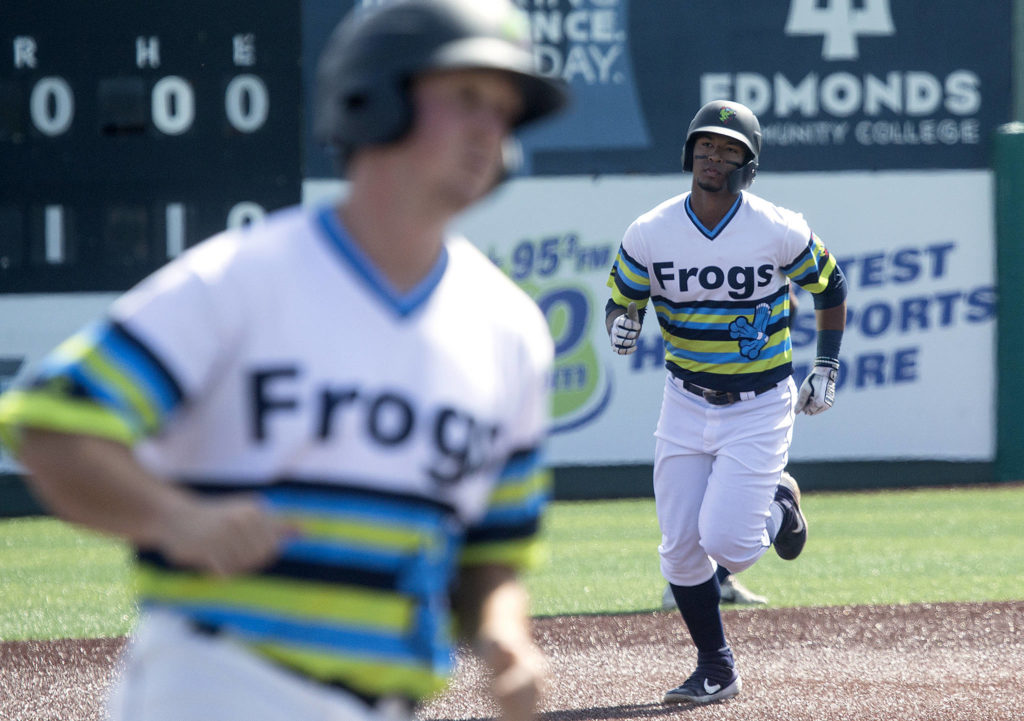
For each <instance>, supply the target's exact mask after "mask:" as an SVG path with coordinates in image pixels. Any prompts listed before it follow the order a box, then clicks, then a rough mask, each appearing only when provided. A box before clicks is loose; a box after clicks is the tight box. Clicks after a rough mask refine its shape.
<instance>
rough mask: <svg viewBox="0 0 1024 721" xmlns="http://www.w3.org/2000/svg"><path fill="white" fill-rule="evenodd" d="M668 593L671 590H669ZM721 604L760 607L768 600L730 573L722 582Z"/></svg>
mask: <svg viewBox="0 0 1024 721" xmlns="http://www.w3.org/2000/svg"><path fill="white" fill-rule="evenodd" d="M669 590H670V591H671V590H672V589H669ZM722 603H735V604H737V605H739V606H762V605H764V604H766V603H768V599H767V598H765V597H764V596H759V595H757V594H756V593H754V592H753V591H751V590H750V589H749V588H747V587H746V586H744V585H743V584H742V583H740V582H739V581H737V580H736V576H734V575H732V574H731V573H730V574H729V575H728V576H726V577H725V579H724V580H723V581H722Z"/></svg>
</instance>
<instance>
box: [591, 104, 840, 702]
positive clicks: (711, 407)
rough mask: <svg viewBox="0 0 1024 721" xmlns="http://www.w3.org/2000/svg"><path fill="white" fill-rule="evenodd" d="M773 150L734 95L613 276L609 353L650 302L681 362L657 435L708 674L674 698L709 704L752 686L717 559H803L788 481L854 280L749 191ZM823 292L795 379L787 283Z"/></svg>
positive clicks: (699, 117) (630, 233) (668, 524)
mask: <svg viewBox="0 0 1024 721" xmlns="http://www.w3.org/2000/svg"><path fill="white" fill-rule="evenodd" d="M760 152H761V128H760V124H759V123H758V120H757V118H756V117H755V116H754V114H753V113H752V112H751V111H750V109H749V108H747V107H745V106H744V105H741V104H739V103H735V102H729V101H724V100H719V101H713V102H710V103H708V104H706V105H704V107H702V108H701V109H700V110H699V111H697V114H696V115H695V116H694V118H693V121H692V122H691V123H690V126H689V129H688V131H687V135H686V143H685V146H684V149H683V157H682V160H683V170H684V171H692V173H693V178H692V183H691V188H690V192H688V193H683V194H682V195H679V196H676V197H674V198H670V199H669V200H667V201H665V202H663V203H661V204H660V205H658V206H657V207H655V208H653V209H652V210H650V211H648V212H646V213H644V214H643V215H641V216H640V217H639V218H637V219H636V220H635V221H634V222H633V223H632V224H631V225H630V226H629V228H628V229H627V230H626V233H625V235H624V237H623V239H622V244H621V246H620V248H619V253H618V256H617V257H616V260H615V263H614V264H613V266H612V269H611V273H610V276H609V279H608V285H609V287H610V288H611V298H610V300H609V302H608V307H607V316H606V318H607V328H608V332H609V337H610V339H611V344H612V348H613V349H614V350H615V351H616V352H617V353H620V354H624V355H625V354H629V353H632V352H634V351H635V350H636V339H637V336H638V335H639V332H640V328H641V323H642V321H643V314H644V312H645V311H646V310H647V307H648V304H649V303H651V304H653V308H654V311H655V313H656V314H657V317H658V324H659V325H660V327H661V334H662V338H663V339H664V347H665V366H666V368H667V369H668V373H667V374H666V379H665V389H664V395H663V400H662V406H661V415H660V418H659V420H658V425H657V429H656V431H655V437H656V444H655V457H654V495H655V507H656V509H657V514H658V523H659V525H660V527H661V534H662V536H661V545H660V546H659V548H658V551H659V553H660V556H661V571H662V574H663V575H664V576H665V579H666V580H667V581H668V582H669V584H670V587H671V589H672V594H673V595H674V597H675V601H676V605H677V606H678V608H679V611H680V613H681V615H682V617H683V621H684V622H685V624H686V627H687V629H688V630H689V633H690V637H691V638H692V639H693V643H694V645H695V646H696V647H697V668H696V670H695V671H694V672H693V673H692V674H691V675H690V676H689V678H687V679H686V680H685V681H684V682H683V683H682V684H681V685H680V686H679V687H677V688H674V689H672V690H670V691H668V692H667V693H666V694H665V697H664V699H663V702H664V703H680V702H692V703H697V704H703V703H709V702H712V701H719V700H722V699H728V698H731V697H733V696H735V695H736V694H738V693H739V691H740V675H739V673H738V672H737V670H736V666H735V661H734V658H733V653H732V650H731V649H730V648H729V645H728V643H727V642H726V639H725V631H724V628H723V626H722V617H721V613H720V612H719V608H718V604H719V598H720V588H719V581H718V578H717V577H716V575H715V569H716V565H717V564H721V565H724V566H726V567H728V568H729V569H730V570H731V571H733V572H735V573H739V572H741V571H743V570H745V569H747V568H749V567H750V566H752V565H753V564H754V563H755V562H756V561H757V559H758V558H760V557H761V555H762V554H763V553H764V552H765V551H766V550H767V548H768V547H769V546H771V545H774V547H775V551H776V553H778V555H779V556H781V557H782V558H784V559H787V560H790V559H794V558H796V557H797V556H799V555H800V552H801V551H802V550H803V547H804V543H805V541H806V539H807V522H806V520H805V518H804V516H803V514H802V513H801V510H800V489H799V487H798V486H797V484H796V482H795V481H794V480H792V477H790V476H783V475H782V472H783V469H784V468H785V466H786V461H787V457H788V452H789V445H790V441H791V439H792V432H793V419H794V416H795V414H796V413H800V412H803V413H806V414H808V415H814V414H816V413H821V412H823V411H825V410H828V408H829V407H831V405H832V402H833V400H834V396H835V382H836V374H837V372H838V369H839V347H840V342H841V339H842V334H843V329H844V328H845V323H846V283H845V280H844V278H843V274H842V271H841V270H840V269H839V266H838V265H837V263H836V260H835V258H834V257H833V256H832V255H830V254H829V252H828V250H826V248H825V246H824V245H823V244H822V242H821V240H820V239H819V238H818V237H817V236H816V235H815V234H814V233H812V232H811V230H810V228H809V227H808V225H807V223H806V221H805V220H804V219H803V217H802V216H801V215H799V214H798V213H795V212H793V211H791V210H787V209H785V208H781V207H779V206H776V205H773V204H772V203H770V202H768V201H766V200H764V199H762V198H759V197H758V196H756V195H753V194H752V193H750V192H748V191H747V190H746V189H747V188H748V187H749V186H750V184H751V183H752V182H753V180H754V176H755V174H756V172H757V167H758V159H759V156H760ZM790 282H795V283H797V284H799V285H800V286H801V287H803V288H804V289H806V290H808V291H810V292H811V293H812V294H813V297H814V307H815V315H816V322H817V328H818V335H817V346H818V347H817V357H816V358H815V361H814V367H813V368H812V370H811V373H810V374H809V375H808V377H807V379H806V380H804V382H803V384H802V385H801V387H800V390H799V392H797V389H796V386H795V384H794V382H793V379H792V363H791V358H792V345H791V341H790V334H789V323H788V322H787V315H788V313H789V283H790Z"/></svg>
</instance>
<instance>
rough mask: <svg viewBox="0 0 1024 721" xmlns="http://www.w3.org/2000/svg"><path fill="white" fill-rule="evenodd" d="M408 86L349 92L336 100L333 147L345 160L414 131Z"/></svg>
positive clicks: (371, 88)
mask: <svg viewBox="0 0 1024 721" xmlns="http://www.w3.org/2000/svg"><path fill="white" fill-rule="evenodd" d="M405 85H406V84H405V83H379V84H377V85H373V86H364V87H360V88H350V89H348V90H347V91H344V92H340V93H338V94H337V96H336V98H334V102H335V103H336V105H337V107H336V108H335V116H334V118H335V120H334V121H333V122H332V123H329V124H328V127H330V130H331V143H330V144H331V145H332V146H333V147H335V148H336V149H337V150H338V153H339V155H340V156H342V158H343V159H344V160H347V159H348V157H349V156H350V155H351V154H352V151H353V150H355V149H356V148H357V147H359V146H362V145H368V144H378V143H390V142H393V141H395V140H398V139H400V138H401V137H402V136H403V135H405V133H406V132H408V130H409V129H410V128H411V127H412V122H413V107H412V100H411V98H410V96H409V92H408V89H407V88H406V87H405Z"/></svg>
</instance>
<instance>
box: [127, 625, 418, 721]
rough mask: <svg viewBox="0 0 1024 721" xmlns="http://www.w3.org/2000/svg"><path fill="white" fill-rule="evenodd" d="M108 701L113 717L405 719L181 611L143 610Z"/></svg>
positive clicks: (130, 720)
mask: <svg viewBox="0 0 1024 721" xmlns="http://www.w3.org/2000/svg"><path fill="white" fill-rule="evenodd" d="M122 666H123V668H122V673H121V677H120V679H119V680H118V681H117V682H116V683H115V686H114V688H113V690H112V692H111V694H110V698H109V699H108V704H107V713H108V718H109V719H110V720H111V721H193V720H194V721H200V720H202V721H229V720H230V721H296V720H297V719H302V721H407V720H408V719H409V714H408V713H406V712H404V711H401V712H398V711H396V712H395V713H394V714H392V713H385V712H383V711H376V710H374V709H371V708H370V707H369V706H367V705H366V704H365V703H363V702H362V701H361V700H359V699H358V698H356V697H354V696H352V695H350V694H348V693H346V692H344V691H342V690H340V689H336V688H332V687H329V686H325V685H322V684H319V683H316V682H315V681H309V680H306V679H304V678H302V677H300V676H297V675H293V674H291V673H288V672H287V671H285V670H283V669H281V668H278V667H277V666H275V665H274V664H272V663H270V662H269V661H266V660H264V659H262V658H260V657H259V656H257V655H255V654H253V653H251V652H250V651H249V650H247V649H246V648H244V647H243V646H241V645H240V644H238V643H236V642H234V641H232V640H231V639H230V638H229V637H227V636H222V635H216V636H210V635H204V634H201V633H198V632H196V631H195V630H193V629H192V628H191V626H190V625H189V624H188V622H187V621H185V620H184V619H183V618H181V617H180V616H178V615H177V614H173V613H169V612H166V611H156V612H151V613H145V614H143V617H142V619H141V621H140V624H139V628H138V629H137V631H136V633H135V634H134V636H133V638H132V640H131V641H130V643H129V646H128V648H127V650H126V654H125V657H124V658H123V659H122Z"/></svg>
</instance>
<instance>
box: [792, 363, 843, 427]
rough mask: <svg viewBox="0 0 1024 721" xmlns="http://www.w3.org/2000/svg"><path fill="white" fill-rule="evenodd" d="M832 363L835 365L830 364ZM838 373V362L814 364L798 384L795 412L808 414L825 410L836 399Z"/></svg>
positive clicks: (811, 414)
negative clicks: (799, 384) (798, 391)
mask: <svg viewBox="0 0 1024 721" xmlns="http://www.w3.org/2000/svg"><path fill="white" fill-rule="evenodd" d="M832 363H834V364H835V365H834V366H833V365H831V364H832ZM838 375H839V362H838V361H831V360H830V364H829V365H816V366H814V367H813V368H811V372H810V373H809V374H807V377H806V378H804V382H803V384H801V386H800V394H799V395H798V396H797V399H796V409H795V410H796V412H797V413H806V414H807V415H809V416H813V415H816V414H818V413H822V412H824V411H827V410H828V409H829V408H831V407H832V403H834V402H835V399H836V377H837V376H838Z"/></svg>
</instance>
